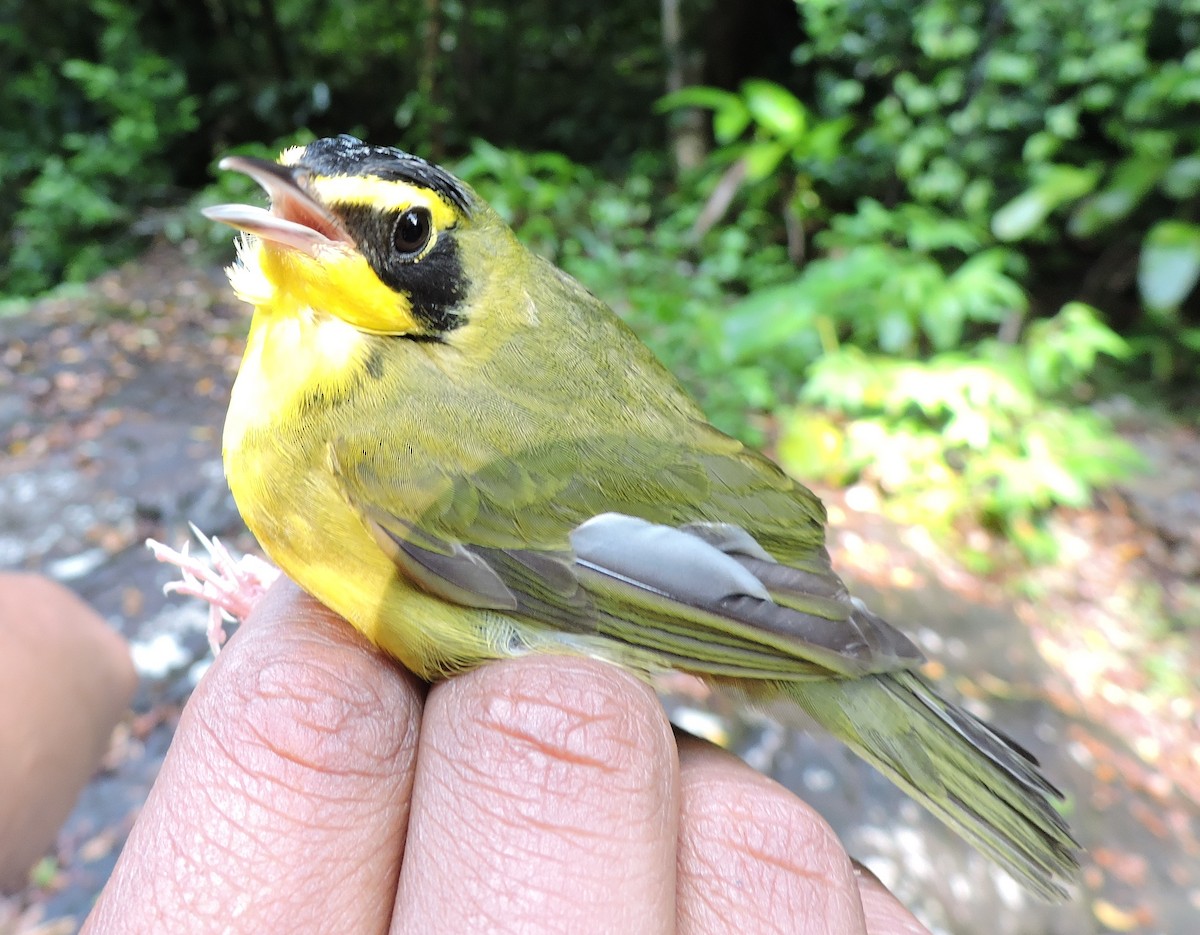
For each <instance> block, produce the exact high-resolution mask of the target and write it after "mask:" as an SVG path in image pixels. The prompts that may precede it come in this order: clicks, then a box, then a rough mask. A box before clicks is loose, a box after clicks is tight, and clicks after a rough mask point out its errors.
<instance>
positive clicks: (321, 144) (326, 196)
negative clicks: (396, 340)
mask: <svg viewBox="0 0 1200 935" xmlns="http://www.w3.org/2000/svg"><path fill="white" fill-rule="evenodd" d="M220 167H221V168H222V169H230V170H233V171H236V172H242V173H244V174H245V175H248V176H249V177H250V178H252V179H253V180H254V181H255V182H257V183H258V184H259V185H261V186H262V188H263V189H265V190H266V192H267V194H268V195H269V196H270V199H271V206H270V208H269V209H264V208H260V207H254V206H250V205H219V206H216V207H211V208H207V209H205V211H204V213H205V215H206V216H207V217H209V218H210V219H211V220H215V221H220V222H222V223H225V224H229V225H230V226H232V227H236V228H238V229H239V230H241V231H244V232H245V233H247V234H250V235H252V237H251V238H248V239H244V240H243V242H242V244H241V247H240V265H241V267H242V270H241V275H239V272H238V271H237V270H236V269H235V271H234V273H233V278H234V283H235V286H239V285H241V286H244V287H243V288H240V289H239V291H240V292H242V293H243V297H244V298H247V299H248V300H249V301H251V302H252V303H253V304H255V305H256V306H257V307H259V308H260V309H266V310H267V312H268V313H269V311H270V309H272V308H274V307H278V308H281V309H283V310H285V312H286V313H294V312H295V310H297V309H312V310H315V311H316V312H319V313H322V314H326V315H333V316H336V317H338V318H340V319H342V320H343V321H345V322H347V323H348V324H350V325H353V326H354V327H355V328H358V329H359V330H360V331H364V332H369V333H374V334H383V335H404V336H407V337H413V338H423V339H428V340H443V339H445V338H446V336H448V335H449V334H451V333H452V332H453V331H454V330H455V329H456V328H458V327H459V326H460V325H462V324H463V323H464V322H465V317H464V314H465V304H466V300H467V297H468V294H469V289H470V277H471V271H470V270H469V269H468V266H469V264H468V263H467V262H466V258H465V257H464V252H465V251H464V249H463V241H462V239H463V237H464V236H465V235H467V234H468V233H469V232H470V231H471V230H472V229H473V228H479V227H486V228H487V229H488V230H489V233H490V234H491V235H492V236H490V237H489V240H488V242H489V243H491V244H497V245H499V246H500V247H501V248H503V246H504V245H505V244H507V243H508V242H509V241H512V238H511V234H509V236H508V237H507V238H504V237H500V238H497V237H495V236H494V235H495V233H496V230H497V229H499V230H503V231H505V232H507V227H506V226H505V225H504V224H503V223H502V222H500V221H499V219H498V218H497V217H496V215H495V213H494V212H493V211H492V210H491V209H490V208H489V207H488V206H487V205H486V204H485V203H484V202H483V201H482V200H481V199H480V198H479V197H478V196H477V195H476V194H475V193H474V192H473V191H472V190H471V189H470V187H468V186H467V185H465V184H464V183H463V182H461V181H459V180H458V179H456V178H455V177H454V176H452V175H451V174H450V173H448V172H446V171H445V170H443V169H441V168H439V167H438V166H435V165H432V164H430V163H428V162H426V161H425V160H423V159H420V158H418V157H416V156H413V155H410V154H409V153H406V152H403V151H402V150H399V149H393V148H391V147H388V146H372V145H368V144H366V143H363V142H362V141H361V140H358V139H356V138H354V137H352V136H347V135H342V136H338V137H333V138H329V139H321V140H316V141H315V142H312V143H309V144H308V145H307V146H295V147H292V148H290V149H287V150H285V151H284V152H283V154H282V155H281V156H280V158H279V161H278V162H271V161H268V160H265V159H256V158H252V157H249V156H228V157H226V158H224V159H222V160H221V162H220ZM247 284H248V285H247ZM247 292H249V293H251V294H249V295H247V294H246V293H247ZM264 292H265V293H266V295H263V294H262V293H264Z"/></svg>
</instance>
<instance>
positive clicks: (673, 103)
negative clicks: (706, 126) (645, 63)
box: [654, 85, 741, 114]
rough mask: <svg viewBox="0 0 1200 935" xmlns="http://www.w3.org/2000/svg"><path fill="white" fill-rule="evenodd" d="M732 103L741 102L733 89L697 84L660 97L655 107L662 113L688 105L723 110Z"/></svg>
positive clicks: (703, 108)
mask: <svg viewBox="0 0 1200 935" xmlns="http://www.w3.org/2000/svg"><path fill="white" fill-rule="evenodd" d="M731 103H738V104H740V103H741V100H740V99H739V98H738V96H737V95H736V94H734V93H733V92H732V91H724V90H722V89H721V88H709V87H704V86H703V85H697V86H695V87H691V88H681V89H680V90H678V91H672V92H671V93H670V94H665V95H663V96H662V97H660V98H659V99H658V100H657V101H656V102H655V104H654V109H655V110H656V111H658V113H660V114H665V113H668V112H669V111H672V110H682V109H683V108H686V107H699V108H701V109H702V110H721V109H723V108H725V107H728V106H729V105H730V104H731Z"/></svg>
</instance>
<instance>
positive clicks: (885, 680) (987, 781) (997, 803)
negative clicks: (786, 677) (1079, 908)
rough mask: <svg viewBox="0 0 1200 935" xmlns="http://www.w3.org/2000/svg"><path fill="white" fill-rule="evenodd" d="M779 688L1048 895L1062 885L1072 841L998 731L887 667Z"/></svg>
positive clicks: (1048, 795) (1042, 782)
mask: <svg viewBox="0 0 1200 935" xmlns="http://www.w3.org/2000/svg"><path fill="white" fill-rule="evenodd" d="M787 692H788V694H789V695H791V697H793V698H794V699H795V700H796V701H797V702H798V703H799V704H800V705H801V707H803V708H804V709H805V710H806V711H807V712H808V713H809V714H810V715H812V716H813V717H814V718H815V719H816V720H817V721H818V722H820V724H821V725H822V726H823V727H825V729H826V730H828V731H829V732H830V733H831V734H833V735H834V736H835V737H837V738H838V739H839V740H841V741H842V742H844V743H845V744H846V745H847V746H849V747H850V748H851V749H852V750H854V752H855V753H857V754H858V755H859V756H861V757H862V758H863V759H865V760H867V761H868V762H869V763H871V764H872V765H873V766H875V767H876V768H877V769H878V770H879V771H880V772H882V773H884V774H885V775H886V776H887V777H888V778H890V779H891V780H892V781H893V782H895V783H896V784H897V785H899V786H900V787H901V788H902V789H904V791H905V792H907V793H908V794H909V795H911V796H912V797H913V798H914V799H916V800H917V801H918V802H920V803H921V804H922V805H924V806H925V807H926V808H927V809H929V810H930V811H931V812H932V813H933V814H935V815H936V816H937V817H938V818H940V819H941V820H942V821H944V822H945V823H946V824H948V825H949V826H950V827H951V828H953V829H954V830H955V831H957V832H958V833H959V834H961V835H962V836H963V837H964V838H966V839H967V840H968V841H970V842H971V843H972V844H973V845H974V846H975V847H976V848H978V849H979V850H980V851H981V852H983V853H984V854H986V855H987V856H989V857H991V858H992V859H993V860H995V861H996V862H997V863H999V864H1000V866H1002V867H1004V868H1005V869H1006V870H1007V871H1008V872H1009V873H1010V874H1012V875H1013V876H1014V877H1016V878H1017V879H1019V880H1021V881H1022V882H1024V883H1025V884H1026V885H1028V886H1029V887H1030V888H1031V889H1032V890H1034V891H1035V892H1037V893H1038V894H1040V895H1041V896H1043V897H1045V898H1047V899H1056V898H1062V897H1063V896H1065V895H1066V891H1065V889H1064V884H1065V883H1066V882H1068V881H1069V880H1071V879H1072V878H1073V877H1074V875H1075V873H1076V871H1077V870H1078V868H1079V863H1078V858H1077V850H1078V846H1079V845H1078V844H1077V843H1076V842H1075V840H1074V839H1073V838H1072V837H1071V832H1070V829H1069V828H1068V827H1067V824H1066V822H1065V821H1064V820H1063V818H1062V816H1060V815H1059V814H1058V812H1057V811H1055V809H1054V806H1053V801H1054V800H1057V799H1061V798H1062V794H1061V793H1060V792H1059V791H1058V790H1057V789H1056V788H1054V786H1053V785H1051V784H1050V782H1048V781H1047V780H1046V778H1045V777H1044V776H1043V775H1042V773H1041V771H1040V770H1039V768H1038V764H1037V761H1036V760H1035V759H1034V758H1033V757H1032V756H1031V755H1030V754H1029V753H1028V752H1027V751H1025V750H1024V749H1022V748H1021V747H1020V746H1018V745H1017V744H1016V743H1014V742H1013V741H1011V740H1009V739H1008V738H1007V737H1006V736H1004V735H1003V734H1002V733H1000V732H999V731H997V730H995V729H994V728H992V727H990V726H988V725H987V724H985V723H984V722H983V721H981V720H979V719H978V718H976V717H974V716H973V715H971V714H970V713H968V712H967V711H964V710H962V709H961V708H958V707H956V706H955V705H953V704H951V703H950V702H948V701H945V700H944V699H942V698H940V697H939V696H938V695H937V693H936V692H934V690H933V689H932V688H931V687H930V686H929V685H928V684H927V683H926V682H925V681H924V680H923V679H921V677H920V676H918V675H915V674H913V673H911V672H896V673H892V674H887V675H875V676H870V677H867V678H860V679H854V680H844V681H812V682H794V683H792V684H790V685H789V686H788V688H787Z"/></svg>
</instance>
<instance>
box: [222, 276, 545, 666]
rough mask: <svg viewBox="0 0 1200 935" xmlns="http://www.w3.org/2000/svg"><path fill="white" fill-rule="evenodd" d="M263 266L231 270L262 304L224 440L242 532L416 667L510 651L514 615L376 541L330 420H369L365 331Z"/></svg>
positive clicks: (516, 642)
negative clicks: (429, 583) (418, 570)
mask: <svg viewBox="0 0 1200 935" xmlns="http://www.w3.org/2000/svg"><path fill="white" fill-rule="evenodd" d="M264 272H265V270H262V269H259V270H257V271H256V270H250V271H242V273H240V274H239V277H240V280H241V281H240V282H239V287H240V288H245V289H249V288H251V287H254V289H255V291H257V292H258V295H257V298H258V299H259V304H258V307H257V308H256V310H255V315H254V320H253V322H252V324H251V327H250V334H249V337H248V339H247V344H246V352H245V356H244V358H243V361H242V366H241V369H240V370H239V372H238V377H237V381H236V382H235V384H234V387H233V393H232V397H231V400H230V406H229V414H228V417H227V419H226V423H225V433H224V439H223V449H224V462H225V473H226V476H227V477H228V480H229V486H230V489H231V490H232V491H233V496H234V499H235V500H236V501H237V505H238V509H239V510H240V512H241V514H242V516H243V518H244V519H245V520H246V524H247V525H248V526H249V527H250V530H251V532H253V533H254V535H255V536H256V537H257V539H258V541H259V542H260V543H261V545H262V546H263V548H264V549H265V550H266V552H267V553H268V555H270V557H271V559H272V560H273V561H275V562H276V563H277V564H278V565H279V566H280V567H281V568H282V569H283V570H284V571H285V572H286V573H287V574H288V576H289V577H291V578H292V579H293V580H295V581H296V582H297V583H298V584H299V585H300V586H301V587H303V588H304V589H305V590H306V591H308V592H309V593H310V594H312V595H313V596H315V597H316V598H317V599H318V600H320V601H321V602H322V603H323V604H325V605H327V606H328V607H330V608H332V609H333V610H335V611H336V612H337V613H339V614H341V615H342V616H344V617H345V618H346V619H347V620H349V621H350V622H351V623H352V624H353V625H354V626H355V627H356V628H357V629H358V630H359V631H360V632H362V633H363V634H364V635H365V636H366V637H367V638H368V639H369V640H371V641H372V642H374V643H376V644H377V645H379V646H381V647H382V648H383V649H385V650H386V651H387V652H389V653H391V654H392V655H394V656H396V657H397V658H399V659H400V660H401V661H402V662H403V663H404V664H405V665H406V666H407V667H408V668H410V669H412V670H413V671H414V672H416V673H417V674H419V675H422V676H424V677H435V676H438V675H442V674H446V673H447V672H448V671H453V670H455V669H459V668H462V667H465V666H468V665H472V664H476V663H478V662H481V661H484V660H486V659H491V658H497V657H499V656H503V655H508V654H510V653H511V652H513V651H516V650H517V649H518V648H519V646H520V644H521V643H522V642H527V641H526V640H523V639H522V638H521V637H520V635H519V631H520V630H521V629H522V628H521V626H520V624H518V623H517V622H516V621H513V620H511V619H508V618H504V617H502V616H500V615H497V614H493V613H490V612H487V611H481V610H475V609H472V608H467V607H460V606H456V605H452V604H448V603H446V602H445V601H443V600H441V599H440V598H436V597H433V596H431V595H429V594H427V593H425V592H424V591H421V590H419V589H417V588H416V587H414V586H413V585H412V584H411V583H410V582H409V581H408V579H407V578H405V577H403V576H402V574H401V573H400V572H399V570H398V569H397V567H396V566H395V564H393V563H392V561H391V560H390V559H389V558H388V557H387V555H386V554H385V553H384V552H383V551H382V550H381V549H380V548H379V546H378V544H377V543H376V541H375V539H374V536H373V535H372V533H371V531H370V530H369V528H368V527H367V525H366V523H365V522H364V521H363V519H362V516H361V514H360V513H359V511H358V509H357V508H356V507H355V506H354V504H353V503H352V502H351V498H350V497H349V496H348V494H347V492H346V490H345V488H344V486H343V483H342V481H341V479H340V478H339V476H338V474H337V473H336V470H335V461H336V458H335V457H334V456H333V455H332V451H333V446H334V445H336V443H337V438H338V434H339V422H341V421H343V420H349V421H350V422H351V423H353V424H363V423H362V422H361V420H370V419H371V414H370V413H364V412H358V411H356V410H355V406H356V404H358V405H366V402H365V400H363V399H362V394H360V393H359V392H358V390H359V389H361V386H362V384H361V382H360V378H361V371H362V368H364V367H365V365H366V357H367V351H368V342H369V341H371V340H372V338H371V336H369V335H364V334H363V333H362V332H360V331H359V330H358V329H356V328H354V327H353V326H352V325H350V324H347V323H346V322H344V321H341V320H340V319H338V318H336V317H332V316H330V315H326V314H321V313H319V312H315V311H313V309H312V308H311V307H308V306H304V305H301V304H299V303H298V302H297V300H296V296H295V295H294V293H292V292H288V293H283V292H281V291H272V290H270V288H269V286H270V282H269V280H266V279H263V278H262V273H264ZM264 287H265V288H264ZM314 394H317V396H318V397H319V398H320V400H321V402H320V403H318V404H316V405H314V404H313V403H312V399H313V395H314ZM331 401H337V402H338V403H339V405H340V409H339V410H337V414H336V415H334V414H332V413H333V412H334V410H333V409H331V408H329V407H328V406H327V405H326V404H327V403H328V402H331ZM386 430H387V428H386V426H381V428H380V431H386Z"/></svg>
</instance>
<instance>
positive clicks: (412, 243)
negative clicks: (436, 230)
mask: <svg viewBox="0 0 1200 935" xmlns="http://www.w3.org/2000/svg"><path fill="white" fill-rule="evenodd" d="M432 232H433V220H432V218H430V216H429V210H428V209H427V208H409V209H408V210H407V211H405V212H404V213H403V214H402V215H400V218H399V220H397V221H396V229H395V231H393V232H392V243H393V244H394V245H395V247H396V252H397V253H400V254H404V255H411V254H414V253H420V252H421V251H422V250H423V249H425V245H426V244H427V243H429V235H430V234H431V233H432Z"/></svg>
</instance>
